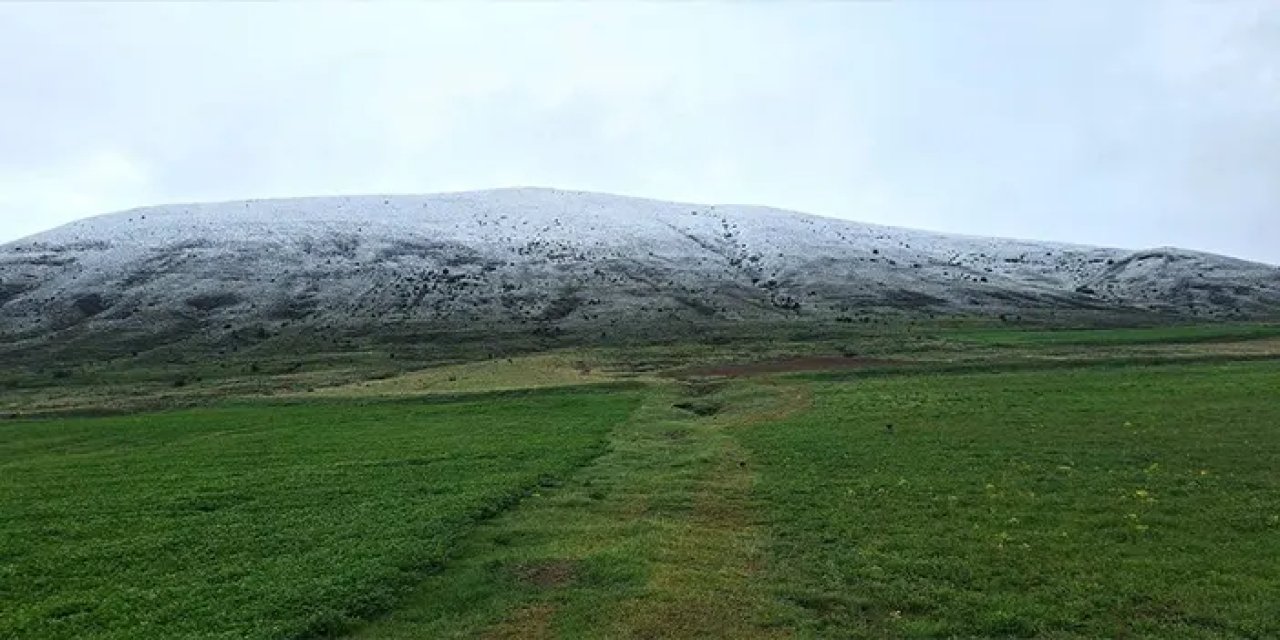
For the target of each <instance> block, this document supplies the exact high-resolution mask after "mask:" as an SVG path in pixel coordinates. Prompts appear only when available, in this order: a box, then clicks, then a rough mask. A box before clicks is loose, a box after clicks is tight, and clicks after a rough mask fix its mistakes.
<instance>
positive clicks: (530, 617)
mask: <svg viewBox="0 0 1280 640" xmlns="http://www.w3.org/2000/svg"><path fill="white" fill-rule="evenodd" d="M555 614H556V608H555V606H553V605H550V604H545V603H544V604H536V605H532V606H529V607H525V608H523V609H520V610H518V611H516V612H515V613H514V614H513V615H512V616H511V617H510V618H508V619H507V620H506V621H505V622H503V623H502V624H499V625H498V626H496V627H493V628H492V629H489V630H488V631H487V632H486V633H484V634H483V635H481V636H480V637H481V638H484V639H485V640H542V639H543V638H547V639H549V638H554V637H556V634H555V630H554V628H553V626H552V624H551V622H552V619H553V618H554V617H555Z"/></svg>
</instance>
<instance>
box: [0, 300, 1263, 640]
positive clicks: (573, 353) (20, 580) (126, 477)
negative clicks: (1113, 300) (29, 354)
mask: <svg viewBox="0 0 1280 640" xmlns="http://www.w3.org/2000/svg"><path fill="white" fill-rule="evenodd" d="M1277 338H1280V329H1277V327H1276V326H1275V325H1212V326H1201V327H1157V328H1151V329H1102V330H1090V331H1044V330H1034V331H1031V330H1016V329H1008V328H1006V329H995V328H981V327H978V328H974V327H954V328H946V327H928V328H925V329H921V330H918V331H913V332H909V333H894V334H871V333H869V334H867V335H866V336H862V337H860V336H858V335H846V336H840V337H838V338H836V339H831V340H826V341H823V340H813V341H804V340H796V341H792V342H774V343H769V344H764V343H760V344H756V345H753V344H751V343H749V342H741V343H733V344H725V345H719V346H715V345H673V346H667V347H630V348H625V349H615V350H609V349H577V350H560V351H555V352H549V353H540V354H529V355H525V356H520V355H515V356H513V357H510V358H507V357H502V358H492V359H488V360H481V361H476V362H469V363H446V364H442V365H437V366H430V367H425V366H424V367H417V368H415V367H413V366H411V365H409V364H406V363H404V362H403V361H400V362H398V363H397V364H396V365H395V367H389V366H388V365H387V364H386V361H385V360H384V359H381V358H378V357H376V355H367V354H366V355H363V356H360V357H359V358H356V359H344V360H342V361H341V365H340V366H335V367H332V368H325V367H323V366H321V365H319V364H314V363H312V364H308V365H306V366H300V367H294V366H285V367H280V368H279V370H274V369H270V368H269V367H260V368H259V370H258V371H253V372H245V371H242V372H241V373H240V374H236V375H232V374H222V375H209V374H206V375H204V376H200V377H204V378H206V380H204V381H193V382H192V383H191V384H189V385H183V386H181V387H175V386H173V385H172V384H169V383H168V382H166V381H165V380H166V379H167V378H169V377H172V376H173V375H176V374H175V373H174V372H172V371H165V372H164V373H163V376H164V377H157V376H155V375H150V374H148V375H144V374H141V373H139V374H133V375H137V376H138V378H137V379H136V380H134V379H131V378H130V377H129V375H130V374H127V373H125V372H123V371H109V370H103V371H95V372H94V373H93V375H94V376H95V377H96V379H101V380H103V381H109V384H108V383H107V382H104V383H103V384H94V383H93V380H92V379H77V377H80V376H81V375H82V374H76V376H72V377H71V379H60V380H58V381H45V382H43V383H40V384H37V383H36V382H34V381H32V380H28V379H25V378H24V379H21V380H19V381H18V382H20V383H21V384H17V383H15V384H14V385H12V388H11V389H10V392H9V393H7V394H5V393H3V392H0V407H6V408H7V410H9V411H12V412H14V413H16V414H20V415H21V416H22V417H15V418H10V419H5V420H0V509H2V510H3V518H2V519H0V638H137V637H164V638H264V639H265V638H330V637H352V638H365V639H370V638H557V637H560V638H704V637H726V638H788V637H800V638H810V637H811V638H953V637H960V638H972V637H978V638H986V637H999V638H1004V637H1036V638H1041V637H1043V638H1096V637H1117V638H1119V637H1125V638H1264V637H1278V636H1280V607H1276V606H1275V603H1277V602H1280V474H1277V473H1276V469H1280V340H1277ZM816 355H826V356H827V357H826V358H825V359H818V358H812V359H811V360H810V361H811V362H812V363H815V364H814V365H813V366H814V367H819V366H821V367H823V368H825V369H826V370H823V371H808V370H796V371H787V372H776V371H768V372H767V370H766V368H763V367H762V368H760V369H759V370H752V369H751V367H750V366H746V367H742V368H741V369H738V370H733V373H731V374H723V375H705V374H702V373H697V372H698V367H699V365H705V364H708V363H728V362H740V363H748V364H749V363H751V362H752V361H771V360H776V359H779V358H788V357H795V358H797V359H798V361H799V360H802V359H803V357H812V356H816ZM831 356H841V357H843V358H846V359H847V362H841V361H840V360H839V358H833V357H831ZM263 369H268V370H266V371H263ZM85 375H87V374H85ZM15 380H17V378H15ZM104 388H110V389H112V390H113V391H121V390H129V391H130V392H131V393H132V395H130V396H129V398H131V399H130V401H129V402H121V401H119V400H118V399H113V398H105V397H104V395H107V394H106V393H105V392H104V391H103V389H104ZM166 406H168V407H181V408H170V409H164V410H157V409H159V408H163V407H166ZM95 413H98V414H104V415H96V416H95V415H92V414H95ZM105 414H111V415H105Z"/></svg>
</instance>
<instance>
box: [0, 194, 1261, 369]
mask: <svg viewBox="0 0 1280 640" xmlns="http://www.w3.org/2000/svg"><path fill="white" fill-rule="evenodd" d="M1278 311H1280V269H1277V268H1275V267H1271V266H1267V265H1262V264H1257V263H1251V262H1245V261H1241V260H1235V259H1232V258H1226V257H1222V256H1216V255H1210V254H1204V253H1198V252H1193V251H1185V250H1179V249H1153V250H1146V251H1138V252H1132V251H1124V250H1118V249H1103V248H1094V247H1083V246H1074V245H1064V244H1052V243H1044V242H1026V241H1013V240H1002V239H990V238H977V237H964V236H954V235H942V234H936V233H927V232H921V231H912V230H907V229H898V228H891V227H883V226H875V225H867V224H859V223H855V222H848V221H843V220H835V219H829V218H822V217H815V216H810V215H805V214H799V213H793V212H788V211H781V210H777V209H769V208H762V207H745V206H706V205H691V204H678V203H670V202H659V201H653V200H644V199H637V198H626V197H619V196H611V195H603V194H595V193H583V192H568V191H557V190H549V189H503V190H495V191H480V192H469V193H454V194H441V195H430V196H361V197H334V198H302V199H289V200H257V201H246V202H227V203H216V204H192V205H170V206H159V207H148V208H142V209H134V210H131V211H126V212H122V213H115V214H110V215H105V216H101V217H97V218H92V219H88V220H84V221H80V222H76V223H73V224H70V225H67V226H64V227H61V228H59V229H55V230H53V231H49V232H47V233H43V234H40V235H37V236H34V237H31V238H27V239H24V240H21V241H18V242H15V243H12V244H9V245H5V246H3V247H0V339H2V340H6V341H9V342H10V343H11V344H26V345H36V344H51V343H54V342H57V340H58V338H59V337H60V336H61V337H66V338H67V339H68V340H70V339H71V338H75V339H77V340H83V339H85V337H86V336H106V337H108V338H109V337H111V336H130V341H131V343H132V344H134V347H132V348H134V349H135V350H136V344H137V341H138V336H150V339H149V340H150V342H149V343H153V344H159V343H165V342H173V341H177V340H182V339H185V337H187V336H189V335H191V334H193V333H197V332H198V333H199V334H200V335H201V336H202V337H203V338H204V339H206V340H207V341H211V342H217V340H218V337H219V336H225V337H227V339H229V340H230V339H232V338H234V339H235V340H252V339H254V337H255V336H257V337H258V338H265V337H266V336H271V335H276V334H277V333H279V332H281V331H293V332H295V333H296V332H300V331H306V332H313V333H317V334H320V335H329V334H333V335H336V334H339V333H340V334H343V335H358V334H361V333H362V332H365V333H377V332H380V331H383V330H385V329H387V328H395V331H394V333H397V334H406V333H407V334H413V333H414V332H418V333H422V334H423V335H426V334H430V335H432V336H435V337H437V338H438V337H439V336H441V335H447V334H448V333H449V332H454V331H470V332H475V331H504V332H512V331H528V332H542V333H565V332H579V333H582V334H584V335H587V334H589V335H598V336H606V337H607V336H608V335H609V334H610V333H626V332H628V331H631V330H634V329H636V328H637V327H647V328H648V330H650V331H652V330H653V329H655V328H659V329H660V328H661V327H664V326H668V327H684V328H689V327H693V328H696V327H699V326H712V325H717V324H729V323H738V322H744V321H752V320H784V319H790V320H793V321H796V322H813V323H817V324H822V323H836V322H859V321H862V320H863V319H864V318H870V317H874V316H877V315H879V314H883V313H886V312H909V313H920V314H933V315H938V314H958V315H973V314H982V315H991V316H995V315H1000V314H1004V315H1006V316H1009V315H1022V314H1045V313H1054V312H1086V313H1096V314H1099V315H1101V314H1109V313H1156V314H1162V315H1174V316H1188V317H1203V318H1225V317H1254V316H1266V315H1275V314H1276V313H1277V312H1278ZM107 342H110V340H107Z"/></svg>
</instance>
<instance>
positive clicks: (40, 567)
mask: <svg viewBox="0 0 1280 640" xmlns="http://www.w3.org/2000/svg"><path fill="white" fill-rule="evenodd" d="M635 402H636V396H635V394H634V393H628V392H617V391H615V392H612V393H594V394H593V393H574V394H567V393H545V394H538V395H519V394H517V395H506V396H503V395H496V396H494V395H490V396H480V397H477V398H473V399H468V400H458V399H453V400H449V401H444V402H436V403H421V402H413V403H406V402H383V403H372V404H367V403H365V404H356V403H350V402H345V403H341V402H340V403H312V404H295V405H265V404H246V405H241V406H228V407H220V408H208V409H196V410H188V411H181V412H170V413H154V414H143V415H139V416H133V417H123V418H96V419H70V420H47V421H38V422H18V423H14V424H4V425H2V426H0V430H2V432H3V438H0V504H3V505H4V514H5V516H4V518H3V519H2V520H0V602H2V603H3V605H0V637H5V638H84V637H90V636H91V637H100V638H137V637H148V636H149V637H164V638H197V637H198V638H209V637H225V638H290V637H303V636H308V635H327V634H332V633H335V632H339V631H341V630H342V629H344V628H346V626H347V625H348V624H349V623H350V622H351V621H352V620H353V619H355V618H357V617H364V616H369V615H372V614H376V613H378V612H380V611H382V610H384V609H386V608H387V607H389V606H390V605H392V604H393V603H394V602H395V601H396V598H397V596H398V595H401V594H402V592H403V591H404V590H405V589H406V588H409V587H412V586H413V585H416V584H417V583H418V582H419V581H420V580H421V579H422V578H423V577H424V576H425V575H427V574H428V573H429V572H430V571H432V570H434V569H435V568H437V567H439V566H440V565H441V564H442V563H444V562H445V561H446V559H447V558H448V557H449V555H450V552H451V551H452V550H453V548H454V546H455V545H456V543H457V541H458V540H459V539H460V538H461V537H462V536H463V535H464V533H465V532H466V531H467V530H468V529H469V528H470V527H471V526H472V525H473V523H475V522H476V521H477V520H479V519H482V518H485V517H488V516H490V515H492V514H494V513H496V512H498V511H500V510H502V509H504V508H506V507H508V506H510V505H512V504H515V503H516V502H517V501H519V500H520V499H522V498H524V497H525V496H527V495H529V494H530V493H532V492H536V491H538V489H539V487H541V486H545V485H549V484H550V483H552V482H554V481H555V480H556V479H557V478H562V477H564V476H565V475H566V474H568V473H569V472H570V471H571V470H572V469H573V468H575V467H576V466H578V465H581V464H583V463H584V462H586V461H588V460H589V459H590V458H592V457H593V456H595V455H598V454H599V453H600V452H601V450H602V446H603V444H604V438H605V436H606V434H607V433H608V432H609V430H610V429H611V428H612V427H613V426H614V425H616V424H617V423H619V422H622V421H624V420H625V419H626V418H627V415H628V414H629V413H630V411H631V409H632V407H633V406H634V405H635Z"/></svg>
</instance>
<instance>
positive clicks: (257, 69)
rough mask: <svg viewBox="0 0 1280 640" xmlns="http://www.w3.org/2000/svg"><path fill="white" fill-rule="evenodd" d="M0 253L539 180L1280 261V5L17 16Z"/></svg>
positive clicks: (131, 9)
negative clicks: (280, 205)
mask: <svg viewBox="0 0 1280 640" xmlns="http://www.w3.org/2000/svg"><path fill="white" fill-rule="evenodd" d="M0 61H2V62H0V242H3V241H8V240H13V239H16V238H19V237H21V236H24V235H27V234H30V233H33V232H36V231H39V230H42V229H46V228H49V227H53V226H56V225H58V224H61V223H64V222H67V221H70V220H73V219H75V218H78V217H83V216H87V215H93V214H97V213H103V212H107V211H113V210H118V209H123V208H128V207H133V206H139V205H145V204H159V203H165V202H176V201H196V200H226V199H240V198H261V197H272V196H300V195H321V194H340V193H426V192H436V191H453V190H465V189H481V188H491V187H501V186H517V185H534V186H551V187H560V188H566V189H585V190H593V191H605V192H612V193H622V194H629V195H641V196H647V197H653V198H660V199H672V200H687V201H693V202H703V203H738V204H765V205H772V206H778V207H784V208H790V209H797V210H802V211H807V212H811V213H819V214H825V215H831V216H838V217H843V218H850V219H855V220H863V221H869V222H879V223H886V224H896V225H902V226H910V227H920V228H927V229H936V230H943V231H955V232H963V233H970V234H982V235H1003V236H1015V237H1025V238H1037V239H1046V240H1063V241H1075V242H1084V243H1093V244H1104V245H1115V246H1122V247H1135V248H1136V247H1146V246H1157V245H1178V246H1184V247H1191V248H1199V249H1205V250H1211V251H1217V252H1223V253H1229V254H1233V255H1238V256H1242V257H1249V258H1254V259H1259V260H1264V261H1267V262H1271V263H1280V3H1275V2H1268V3H1254V4H1250V3H1246V2H1222V3H1214V4H1198V5H1197V4H1176V3H1142V2H1136V1H1135V2H1080V1H1072V2H1064V3H1059V4H1051V3H1048V2H1012V1H1006V2H990V3H983V2H945V3H944V2H914V3H913V2H898V3H892V4H890V3H853V2H849V3H828V4H808V5H805V4H794V3H749V4H704V5H689V4H632V5H622V4H613V3H610V4H590V5H588V4H579V3H573V4H569V3H565V4H545V5H531V4H495V5H466V6H464V5H452V4H414V5H397V4H385V3H377V4H362V5H337V4H335V5H316V4H310V3H308V4H291V5H264V4H252V3H244V4H242V3H237V4H224V5H212V4H194V3H188V4H172V5H161V4H151V3H148V4H137V5H125V4H114V3H112V4H101V5H83V4H63V3H49V4H46V5H34V4H32V5H23V4H11V3H0Z"/></svg>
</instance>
